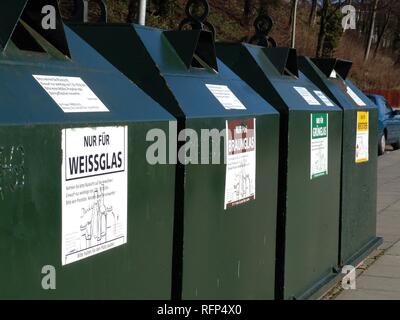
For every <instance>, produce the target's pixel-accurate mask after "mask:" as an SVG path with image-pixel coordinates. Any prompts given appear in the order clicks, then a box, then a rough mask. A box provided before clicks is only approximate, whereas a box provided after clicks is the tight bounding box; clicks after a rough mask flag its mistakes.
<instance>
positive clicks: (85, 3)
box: [69, 0, 108, 23]
mask: <svg viewBox="0 0 400 320" xmlns="http://www.w3.org/2000/svg"><path fill="white" fill-rule="evenodd" d="M91 1H92V2H96V3H97V4H98V6H99V7H100V16H99V18H98V19H97V21H95V22H100V23H107V21H108V9H107V5H106V3H105V2H104V0H91ZM73 3H74V11H73V13H72V16H71V18H70V19H69V20H70V21H73V22H83V23H87V22H89V0H73Z"/></svg>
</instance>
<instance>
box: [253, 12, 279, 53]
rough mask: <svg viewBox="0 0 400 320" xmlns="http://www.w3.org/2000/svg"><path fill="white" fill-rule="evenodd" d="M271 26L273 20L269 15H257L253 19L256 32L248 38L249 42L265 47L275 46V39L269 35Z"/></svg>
mask: <svg viewBox="0 0 400 320" xmlns="http://www.w3.org/2000/svg"><path fill="white" fill-rule="evenodd" d="M273 26H274V21H273V20H272V18H271V17H270V16H267V15H261V16H259V17H257V19H256V20H255V21H254V28H255V30H256V34H255V35H254V36H253V37H252V38H251V39H250V41H249V43H251V44H257V45H259V46H263V47H267V48H271V47H272V48H275V47H276V46H277V44H276V41H275V40H274V39H273V38H272V37H270V36H269V33H270V32H271V30H272V27H273Z"/></svg>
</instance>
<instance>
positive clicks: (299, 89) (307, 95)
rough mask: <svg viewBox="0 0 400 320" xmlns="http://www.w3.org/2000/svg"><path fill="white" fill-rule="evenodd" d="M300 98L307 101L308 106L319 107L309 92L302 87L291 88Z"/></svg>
mask: <svg viewBox="0 0 400 320" xmlns="http://www.w3.org/2000/svg"><path fill="white" fill-rule="evenodd" d="M293 88H294V89H295V90H296V91H297V92H298V93H299V94H300V95H301V96H302V97H303V99H304V100H306V101H307V103H308V104H309V105H310V106H320V105H321V104H320V103H319V102H318V100H317V99H315V97H314V96H313V95H312V93H311V92H310V91H308V90H307V88H304V87H293Z"/></svg>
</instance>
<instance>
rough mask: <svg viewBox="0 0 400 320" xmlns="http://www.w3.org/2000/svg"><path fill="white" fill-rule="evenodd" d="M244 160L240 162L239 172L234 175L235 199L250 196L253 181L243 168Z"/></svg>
mask: <svg viewBox="0 0 400 320" xmlns="http://www.w3.org/2000/svg"><path fill="white" fill-rule="evenodd" d="M245 166H246V162H243V163H242V164H241V167H242V170H241V172H240V173H238V174H236V176H235V184H234V190H235V196H236V199H235V200H238V199H243V198H247V197H250V196H251V195H252V194H253V193H254V192H253V190H254V189H253V181H252V179H251V177H250V174H249V173H248V172H247V171H246V170H245Z"/></svg>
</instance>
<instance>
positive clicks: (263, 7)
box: [259, 0, 268, 15]
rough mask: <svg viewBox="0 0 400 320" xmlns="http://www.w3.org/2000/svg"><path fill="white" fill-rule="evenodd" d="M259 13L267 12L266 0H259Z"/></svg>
mask: <svg viewBox="0 0 400 320" xmlns="http://www.w3.org/2000/svg"><path fill="white" fill-rule="evenodd" d="M259 14H260V15H261V14H268V0H260V6H259Z"/></svg>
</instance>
